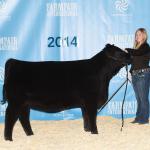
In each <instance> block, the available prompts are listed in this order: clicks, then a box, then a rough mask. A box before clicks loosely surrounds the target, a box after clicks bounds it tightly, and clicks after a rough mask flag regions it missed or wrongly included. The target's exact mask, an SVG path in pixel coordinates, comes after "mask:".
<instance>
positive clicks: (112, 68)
mask: <svg viewBox="0 0 150 150" xmlns="http://www.w3.org/2000/svg"><path fill="white" fill-rule="evenodd" d="M128 63H130V56H129V54H127V53H125V52H124V51H122V50H121V49H120V48H118V47H116V46H114V45H110V44H107V45H106V46H105V48H104V49H103V50H102V51H101V52H99V53H98V54H97V55H95V56H94V57H92V58H91V59H86V60H78V61H63V62H58V61H45V62H26V61H20V60H16V59H9V60H8V61H7V62H6V64H5V79H4V86H3V101H7V102H8V106H7V109H6V115H5V131H4V137H5V140H10V141H11V140H12V132H13V127H14V124H15V122H16V121H17V119H19V121H20V122H21V125H22V127H23V129H24V131H25V133H26V134H27V135H32V134H33V132H32V129H31V125H30V121H29V114H30V109H35V110H39V111H44V112H48V113H56V112H60V111H63V110H66V109H71V108H81V110H82V115H83V120H84V129H85V131H91V133H93V134H97V133H98V131H97V126H96V116H97V110H98V109H99V108H100V107H101V106H102V105H103V104H104V103H105V102H106V100H107V98H108V86H109V82H110V80H111V78H112V77H113V76H114V75H115V74H117V73H118V71H119V70H120V69H121V68H122V67H123V66H125V64H128Z"/></svg>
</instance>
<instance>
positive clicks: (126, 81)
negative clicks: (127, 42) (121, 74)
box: [97, 65, 129, 131]
mask: <svg viewBox="0 0 150 150" xmlns="http://www.w3.org/2000/svg"><path fill="white" fill-rule="evenodd" d="M126 71H127V75H126V80H125V81H124V82H123V83H122V85H121V86H120V87H119V88H118V89H117V91H116V92H115V93H114V94H113V95H112V96H111V97H110V98H109V99H108V100H107V101H106V102H105V104H104V105H102V107H101V108H100V109H99V111H98V112H97V114H99V113H100V112H101V111H102V110H103V109H104V107H105V106H106V105H107V104H108V102H109V101H110V100H111V99H112V98H113V97H114V96H115V95H116V94H117V92H118V91H119V90H120V89H121V88H122V87H123V85H124V84H125V83H126V88H125V92H124V98H123V102H122V109H121V112H122V126H121V131H122V128H123V126H124V116H123V105H124V102H125V97H126V92H127V86H128V80H129V79H128V65H126Z"/></svg>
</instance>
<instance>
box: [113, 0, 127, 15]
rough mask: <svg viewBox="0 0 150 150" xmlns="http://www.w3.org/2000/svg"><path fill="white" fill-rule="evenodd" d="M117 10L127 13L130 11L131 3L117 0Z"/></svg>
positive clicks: (125, 0)
mask: <svg viewBox="0 0 150 150" xmlns="http://www.w3.org/2000/svg"><path fill="white" fill-rule="evenodd" d="M115 7H116V10H117V11H118V12H120V13H125V12H126V11H127V10H128V7H129V3H128V1H127V0H117V1H116V2H115Z"/></svg>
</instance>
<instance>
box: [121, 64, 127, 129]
mask: <svg viewBox="0 0 150 150" xmlns="http://www.w3.org/2000/svg"><path fill="white" fill-rule="evenodd" d="M126 71H127V75H126V79H127V80H126V88H125V92H124V98H123V102H122V108H121V114H122V126H121V131H122V128H123V126H124V115H123V105H124V102H125V97H126V93H127V87H128V81H129V79H128V65H126Z"/></svg>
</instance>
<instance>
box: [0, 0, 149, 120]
mask: <svg viewBox="0 0 150 150" xmlns="http://www.w3.org/2000/svg"><path fill="white" fill-rule="evenodd" d="M149 6H150V1H149V0H143V1H137V0H111V1H110V0H93V1H91V0H86V1H83V0H0V99H2V86H3V82H4V65H5V62H6V60H7V59H9V58H16V59H21V60H26V61H45V60H56V61H67V60H80V59H87V58H91V57H92V56H93V55H95V54H96V53H98V52H99V51H101V50H102V49H103V47H104V46H105V44H106V43H112V44H115V45H116V46H119V47H120V48H122V49H124V48H126V47H132V46H133V40H134V33H135V30H136V29H137V28H139V27H143V28H146V29H147V31H148V33H149V32H150V21H149V15H150V13H149ZM143 8H144V9H143ZM129 78H131V77H130V76H129ZM125 79H126V70H125V68H123V69H121V70H120V72H119V73H118V74H117V75H116V76H115V77H114V78H113V79H112V80H111V82H110V86H109V96H111V95H112V94H113V92H115V90H117V89H118V87H119V86H120V85H121V84H122V83H123V82H124V81H125ZM124 88H125V87H123V88H122V89H121V90H120V91H119V92H118V93H117V95H116V96H115V97H114V98H113V99H112V100H111V101H110V102H109V104H108V105H107V106H106V107H105V109H104V110H103V111H102V112H101V113H100V114H99V115H106V116H113V117H117V118H120V117H121V105H122V100H123V94H124ZM6 106H7V104H6V105H0V121H1V122H3V121H4V116H5V109H6ZM135 112H136V101H135V96H134V92H133V89H132V86H131V84H130V83H129V86H128V91H127V96H126V102H125V105H124V114H125V117H132V116H134V115H135ZM80 117H81V111H80V109H72V110H67V111H63V112H60V113H56V114H46V113H42V112H37V111H31V119H38V120H45V119H47V120H51V119H52V120H59V119H76V118H80Z"/></svg>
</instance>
